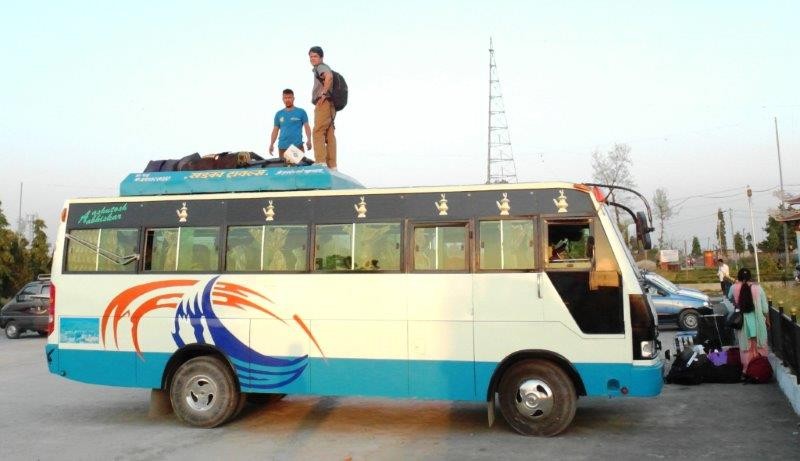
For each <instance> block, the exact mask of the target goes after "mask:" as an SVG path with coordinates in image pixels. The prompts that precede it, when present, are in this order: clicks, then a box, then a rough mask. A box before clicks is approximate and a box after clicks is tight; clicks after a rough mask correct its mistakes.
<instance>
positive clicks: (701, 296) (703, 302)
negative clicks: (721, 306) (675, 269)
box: [642, 272, 714, 330]
mask: <svg viewBox="0 0 800 461" xmlns="http://www.w3.org/2000/svg"><path fill="white" fill-rule="evenodd" d="M643 275H644V280H643V281H642V283H643V285H644V288H645V290H646V292H647V293H649V294H650V299H651V300H652V301H653V305H654V306H655V308H656V313H657V314H658V321H659V323H677V325H678V328H680V329H681V330H696V329H697V326H698V325H699V324H700V316H701V315H708V314H713V313H714V310H713V309H712V308H711V298H709V296H708V295H707V294H705V293H703V292H702V291H700V290H695V289H693V288H686V287H680V286H678V285H675V284H674V283H672V282H670V281H669V280H667V279H666V278H664V277H662V276H661V275H659V274H656V273H655V272H645V273H644V274H643Z"/></svg>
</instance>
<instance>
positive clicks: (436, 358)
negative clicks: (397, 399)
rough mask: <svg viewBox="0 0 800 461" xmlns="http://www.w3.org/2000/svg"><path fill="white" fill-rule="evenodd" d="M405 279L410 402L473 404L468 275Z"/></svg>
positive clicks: (470, 283)
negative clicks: (437, 400) (430, 400)
mask: <svg viewBox="0 0 800 461" xmlns="http://www.w3.org/2000/svg"><path fill="white" fill-rule="evenodd" d="M407 277H408V286H409V290H408V291H407V295H406V296H407V297H408V341H409V342H408V350H409V359H410V362H409V374H410V382H409V386H410V392H411V396H412V397H418V398H426V399H451V400H473V399H474V398H475V364H474V360H475V354H474V343H473V328H472V319H473V312H474V311H473V306H472V302H473V301H472V299H473V292H472V275H471V274H408V275H407Z"/></svg>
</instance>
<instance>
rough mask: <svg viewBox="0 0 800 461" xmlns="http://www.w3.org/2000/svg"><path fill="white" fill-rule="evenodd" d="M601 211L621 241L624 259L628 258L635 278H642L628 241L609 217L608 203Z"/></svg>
mask: <svg viewBox="0 0 800 461" xmlns="http://www.w3.org/2000/svg"><path fill="white" fill-rule="evenodd" d="M603 211H605V214H606V216H608V218H609V221H611V228H612V229H614V234H615V235H616V236H617V238H618V239H619V241H620V243H622V251H623V252H624V253H625V259H627V260H628V262H629V263H630V266H631V267H632V268H633V272H634V273H636V278H638V279H639V280H641V279H642V271H641V270H639V266H638V265H637V264H636V260H635V259H633V254H631V250H630V249H629V248H628V243H627V242H626V241H625V238H624V237H623V236H622V233H621V232H620V231H619V227H618V226H616V225H615V223H614V221H613V220H612V219H611V210H610V209H609V208H608V205H605V204H604V205H603Z"/></svg>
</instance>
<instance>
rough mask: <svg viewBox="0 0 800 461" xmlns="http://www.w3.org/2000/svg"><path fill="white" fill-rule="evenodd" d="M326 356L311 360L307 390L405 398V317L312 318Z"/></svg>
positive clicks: (406, 375) (312, 325)
mask: <svg viewBox="0 0 800 461" xmlns="http://www.w3.org/2000/svg"><path fill="white" fill-rule="evenodd" d="M310 327H311V331H313V332H314V336H315V337H316V338H317V340H318V341H319V344H321V345H324V346H323V350H324V352H325V354H326V358H325V359H323V360H311V361H310V368H311V369H310V370H309V371H310V373H309V374H310V379H311V393H312V394H323V395H364V396H386V397H407V396H408V395H409V390H408V326H407V322H405V321H363V320H313V321H311V322H310Z"/></svg>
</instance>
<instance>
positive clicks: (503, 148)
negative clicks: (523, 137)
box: [486, 38, 517, 184]
mask: <svg viewBox="0 0 800 461" xmlns="http://www.w3.org/2000/svg"><path fill="white" fill-rule="evenodd" d="M487 159H488V161H487V164H486V184H497V183H511V182H517V167H516V165H515V164H514V153H513V152H512V150H511V137H510V136H509V133H508V121H506V110H505V108H504V106H503V93H502V92H501V91H500V79H499V78H498V77H497V64H495V62H494V47H493V46H492V39H491V38H489V149H488V152H487Z"/></svg>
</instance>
